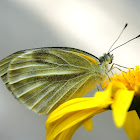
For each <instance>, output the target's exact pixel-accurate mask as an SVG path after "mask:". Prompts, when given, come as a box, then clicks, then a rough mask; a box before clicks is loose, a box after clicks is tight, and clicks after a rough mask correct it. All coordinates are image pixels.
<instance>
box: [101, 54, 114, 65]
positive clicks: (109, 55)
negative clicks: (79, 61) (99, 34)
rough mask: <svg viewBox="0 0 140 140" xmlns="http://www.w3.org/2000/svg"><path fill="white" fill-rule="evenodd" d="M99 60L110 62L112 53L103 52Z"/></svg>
mask: <svg viewBox="0 0 140 140" xmlns="http://www.w3.org/2000/svg"><path fill="white" fill-rule="evenodd" d="M99 61H100V63H103V62H105V63H108V64H111V63H112V61H113V54H110V53H105V54H104V55H103V56H101V57H100V58H99Z"/></svg>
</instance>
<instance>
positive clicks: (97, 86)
mask: <svg viewBox="0 0 140 140" xmlns="http://www.w3.org/2000/svg"><path fill="white" fill-rule="evenodd" d="M95 83H96V87H97V90H98V91H100V90H99V87H98V85H97V82H96V79H95Z"/></svg>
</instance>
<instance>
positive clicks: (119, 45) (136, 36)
mask: <svg viewBox="0 0 140 140" xmlns="http://www.w3.org/2000/svg"><path fill="white" fill-rule="evenodd" d="M139 37H140V35H138V36H136V37H134V38H132V39H130V40H128V41H126V42H125V43H123V44H121V45H119V46H118V47H116V48H114V49H113V50H111V51H109V52H108V53H110V52H112V51H114V50H116V49H117V48H119V47H121V46H123V45H125V44H127V43H128V42H130V41H132V40H135V39H137V38H139Z"/></svg>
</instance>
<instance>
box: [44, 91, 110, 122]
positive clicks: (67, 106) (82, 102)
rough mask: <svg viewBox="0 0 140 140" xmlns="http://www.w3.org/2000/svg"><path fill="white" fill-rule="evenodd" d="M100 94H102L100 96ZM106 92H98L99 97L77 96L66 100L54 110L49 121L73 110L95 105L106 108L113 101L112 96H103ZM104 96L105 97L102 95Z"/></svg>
mask: <svg viewBox="0 0 140 140" xmlns="http://www.w3.org/2000/svg"><path fill="white" fill-rule="evenodd" d="M99 94H100V95H101V96H99ZM104 95H105V94H104V92H101V93H98V97H96V96H95V97H92V98H91V97H89V98H76V99H72V100H70V101H67V102H65V103H64V104H62V105H60V106H59V107H58V108H57V109H56V110H54V111H53V112H52V113H51V114H50V116H49V117H48V120H47V122H48V123H51V122H54V121H56V120H58V119H59V118H61V117H62V116H63V115H64V114H68V113H71V112H75V111H79V110H84V109H90V108H95V107H101V108H106V107H107V106H109V105H110V104H111V103H112V100H111V98H103V97H104ZM102 96H103V97H102Z"/></svg>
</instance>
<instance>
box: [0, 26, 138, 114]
mask: <svg viewBox="0 0 140 140" xmlns="http://www.w3.org/2000/svg"><path fill="white" fill-rule="evenodd" d="M126 27H127V24H126V25H125V26H124V28H123V30H122V32H123V31H124V29H125V28H126ZM122 32H121V33H120V35H119V37H120V36H121V34H122ZM119 37H118V38H117V40H118V39H119ZM139 37H140V35H138V36H137V37H135V38H132V39H130V40H128V41H127V42H125V43H123V44H122V45H119V46H118V47H116V48H114V49H112V50H111V48H112V46H113V45H114V44H115V42H116V41H117V40H116V41H115V42H114V43H113V45H112V46H111V47H110V49H109V51H108V53H105V54H103V56H101V57H99V58H98V57H96V56H94V55H92V54H90V53H87V52H85V51H82V50H79V49H75V48H69V47H45V48H37V49H29V50H23V51H19V52H16V53H14V54H12V55H10V56H8V57H6V58H4V59H3V60H1V61H0V76H1V78H2V80H3V81H4V83H5V85H6V86H7V88H8V89H9V91H10V92H11V93H12V94H13V95H14V97H15V98H16V99H17V100H18V101H20V102H21V103H23V104H25V105H26V106H27V107H28V108H29V109H31V110H33V111H35V112H36V113H39V114H44V115H47V114H50V113H51V112H52V111H53V110H54V109H56V108H57V107H58V106H59V105H61V104H62V103H64V102H66V101H67V100H70V99H73V98H77V97H82V96H84V95H85V94H87V93H88V92H89V91H91V90H92V89H94V88H95V87H96V86H97V85H99V84H100V83H102V82H103V81H104V80H105V78H106V77H107V76H108V72H109V71H110V70H111V69H110V68H109V64H112V61H113V54H110V52H112V51H114V50H115V49H117V48H119V47H121V46H123V45H124V44H126V43H128V42H130V41H132V40H134V39H136V38H139ZM113 65H114V64H112V66H111V68H112V67H113ZM116 65H117V64H116ZM117 66H120V65H117ZM124 68H126V67H124Z"/></svg>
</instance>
